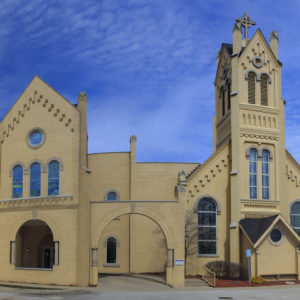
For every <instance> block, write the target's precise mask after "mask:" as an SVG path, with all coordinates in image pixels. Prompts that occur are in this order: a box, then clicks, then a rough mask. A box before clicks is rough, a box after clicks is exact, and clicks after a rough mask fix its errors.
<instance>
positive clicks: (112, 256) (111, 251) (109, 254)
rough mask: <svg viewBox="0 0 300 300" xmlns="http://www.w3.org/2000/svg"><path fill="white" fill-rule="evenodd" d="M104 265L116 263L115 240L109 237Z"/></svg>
mask: <svg viewBox="0 0 300 300" xmlns="http://www.w3.org/2000/svg"><path fill="white" fill-rule="evenodd" d="M106 263H107V264H116V263H117V240H116V239H115V238H114V237H109V238H108V239H107V241H106Z"/></svg>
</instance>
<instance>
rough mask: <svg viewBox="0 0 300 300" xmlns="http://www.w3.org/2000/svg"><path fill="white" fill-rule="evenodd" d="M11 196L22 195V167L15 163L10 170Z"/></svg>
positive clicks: (18, 196) (19, 196)
mask: <svg viewBox="0 0 300 300" xmlns="http://www.w3.org/2000/svg"><path fill="white" fill-rule="evenodd" d="M12 175H13V176H12V177H13V180H12V197H13V198H22V197H23V167H22V166H21V165H16V166H15V167H14V168H13V170H12Z"/></svg>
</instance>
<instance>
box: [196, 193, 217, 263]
mask: <svg viewBox="0 0 300 300" xmlns="http://www.w3.org/2000/svg"><path fill="white" fill-rule="evenodd" d="M203 200H209V201H211V203H213V205H214V206H215V210H214V211H206V210H200V205H201V202H202V201H203ZM207 213H209V214H214V215H215V224H214V225H211V224H209V225H207V224H203V225H199V217H200V214H207ZM217 216H218V203H217V202H216V201H215V200H214V199H213V198H211V197H202V198H200V199H199V201H198V203H197V226H198V235H197V252H198V256H201V257H202V256H204V257H212V256H213V257H215V256H217V255H218V236H217ZM200 228H214V230H215V239H200V238H199V235H200ZM199 242H204V243H205V242H210V243H215V253H200V248H199Z"/></svg>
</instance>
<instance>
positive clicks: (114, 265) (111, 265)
mask: <svg viewBox="0 0 300 300" xmlns="http://www.w3.org/2000/svg"><path fill="white" fill-rule="evenodd" d="M103 267H105V268H119V267H120V265H119V264H103Z"/></svg>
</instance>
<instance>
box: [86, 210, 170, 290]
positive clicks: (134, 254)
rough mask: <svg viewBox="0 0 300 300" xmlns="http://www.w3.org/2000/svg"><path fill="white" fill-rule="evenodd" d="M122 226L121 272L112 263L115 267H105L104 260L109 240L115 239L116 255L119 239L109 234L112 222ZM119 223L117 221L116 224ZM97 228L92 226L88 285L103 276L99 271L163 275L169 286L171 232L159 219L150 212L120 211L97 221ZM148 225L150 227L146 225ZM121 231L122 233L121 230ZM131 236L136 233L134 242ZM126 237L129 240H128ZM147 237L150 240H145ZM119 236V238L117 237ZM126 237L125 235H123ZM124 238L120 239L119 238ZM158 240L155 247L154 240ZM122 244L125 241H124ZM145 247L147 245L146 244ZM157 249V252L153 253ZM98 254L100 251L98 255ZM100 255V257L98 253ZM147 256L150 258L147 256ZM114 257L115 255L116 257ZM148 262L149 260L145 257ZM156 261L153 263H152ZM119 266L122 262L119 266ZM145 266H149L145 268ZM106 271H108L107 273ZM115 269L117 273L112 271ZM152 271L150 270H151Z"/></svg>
mask: <svg viewBox="0 0 300 300" xmlns="http://www.w3.org/2000/svg"><path fill="white" fill-rule="evenodd" d="M121 218H123V219H124V220H123V225H124V224H125V223H126V222H127V236H128V238H127V241H128V242H127V245H125V247H126V246H127V249H128V250H127V257H128V259H127V269H126V267H124V268H122V267H121V265H120V264H118V260H117V261H116V265H115V266H112V265H109V266H105V262H106V261H105V260H106V256H107V253H106V251H107V249H106V247H107V244H106V243H107V240H108V239H110V238H111V237H113V238H115V239H116V245H117V249H116V252H118V251H120V249H119V247H120V246H121V243H123V242H122V237H121V239H119V236H118V234H115V233H114V232H112V231H111V229H114V228H115V226H114V225H113V223H114V222H120V223H122V219H121ZM126 218H127V220H126ZM118 219H119V220H118ZM98 220H99V221H98V224H95V226H92V231H93V232H92V249H91V250H92V277H91V281H90V284H91V285H97V283H98V272H99V271H100V272H104V271H103V269H104V268H105V267H106V269H105V270H107V271H110V272H107V271H106V272H105V273H165V280H166V282H167V283H172V281H173V280H174V278H173V275H174V274H173V269H174V246H175V245H174V239H173V235H172V234H171V231H170V230H169V229H168V227H167V225H166V224H165V223H164V220H163V218H162V217H159V216H156V215H153V213H152V212H150V211H148V210H147V211H145V210H144V209H138V210H134V212H133V211H132V208H131V209H130V208H129V209H128V207H127V208H123V209H120V210H118V211H115V212H113V213H111V214H106V216H105V217H103V218H101V219H98ZM150 224H151V225H150ZM120 227H121V228H122V230H123V232H126V226H124V227H123V226H120ZM124 228H125V230H124ZM132 232H135V233H136V236H135V238H133V237H132ZM129 235H131V237H130V238H129ZM149 235H151V237H150V236H149ZM121 236H122V234H121ZM125 236H126V233H125ZM123 237H124V235H123ZM155 239H156V240H160V242H159V245H160V247H157V244H158V243H155V242H154V240H155ZM124 240H125V239H124ZM137 242H140V243H142V245H143V246H142V247H140V246H139V245H136V244H137ZM147 243H148V244H147ZM149 244H150V245H151V247H150V248H152V249H155V248H156V251H154V253H152V252H151V249H149ZM141 248H142V249H141ZM157 248H161V249H160V250H158V251H157ZM101 250H102V251H101ZM101 252H102V253H101ZM159 252H160V253H159ZM149 253H150V254H149ZM117 255H118V254H117ZM151 255H152V258H151V259H149V256H151ZM125 256H126V254H125ZM155 257H156V258H157V260H156V259H155ZM122 264H123V266H124V265H126V263H125V264H124V261H123V262H122ZM147 264H148V266H149V264H150V265H151V267H150V268H148V266H147ZM109 268H110V269H109ZM116 268H119V269H118V270H119V271H116ZM151 268H152V269H151Z"/></svg>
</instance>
